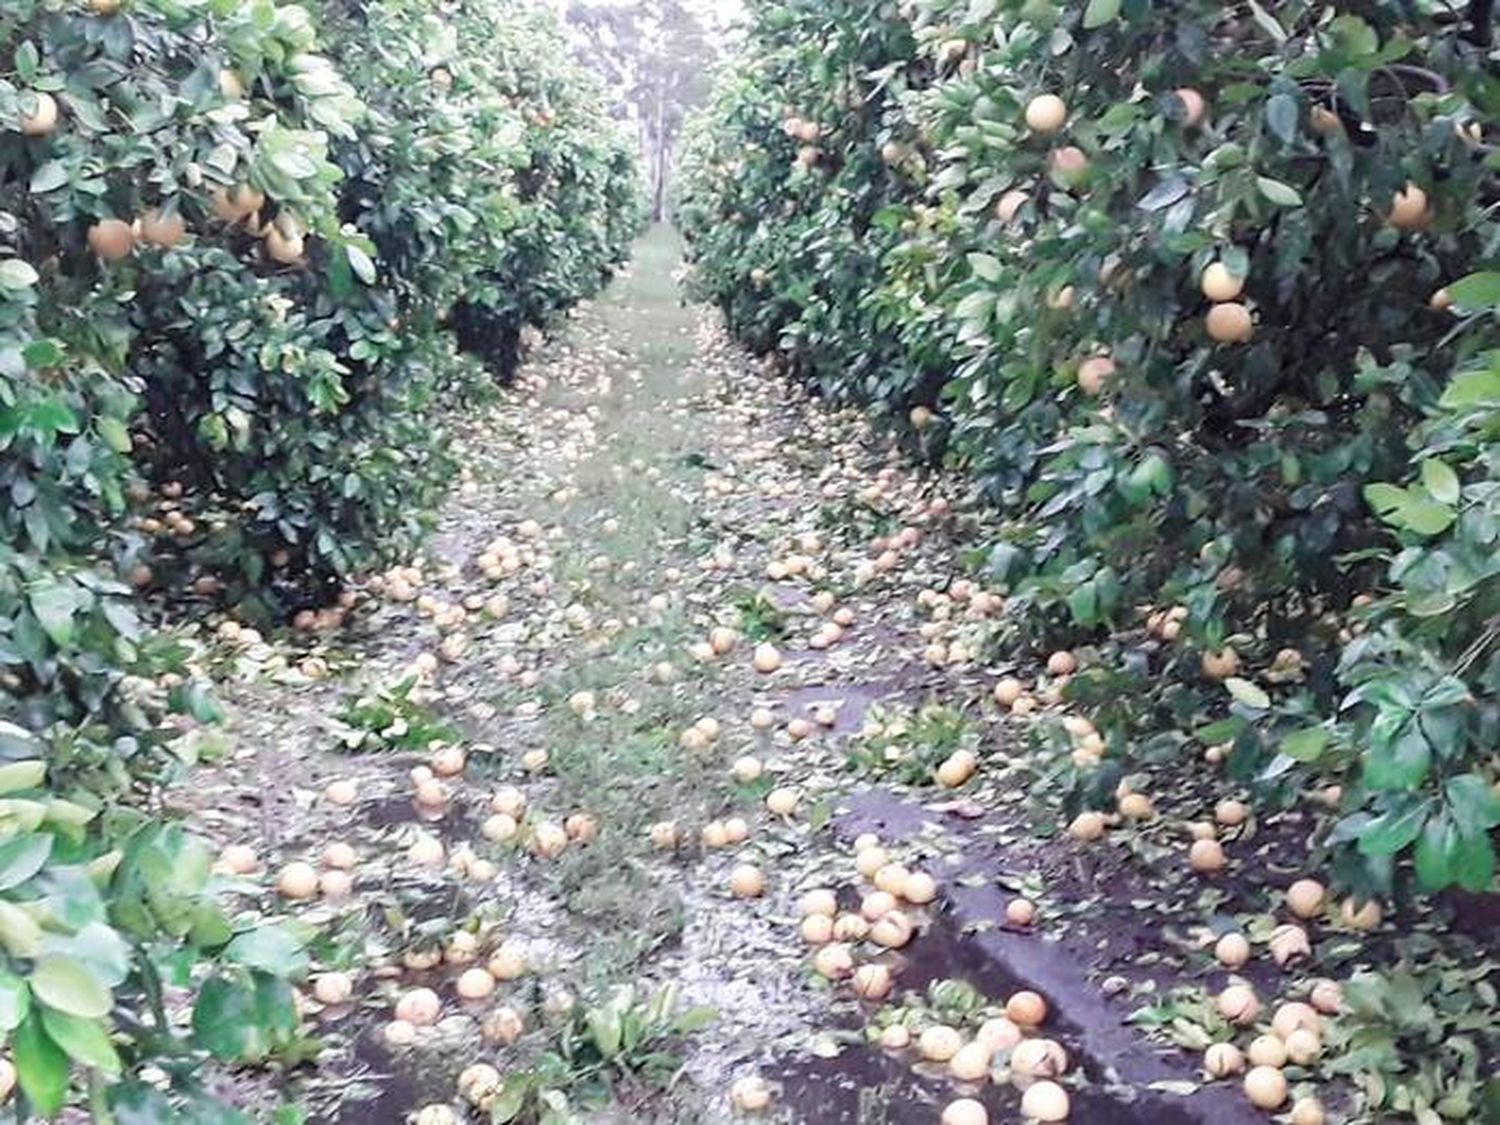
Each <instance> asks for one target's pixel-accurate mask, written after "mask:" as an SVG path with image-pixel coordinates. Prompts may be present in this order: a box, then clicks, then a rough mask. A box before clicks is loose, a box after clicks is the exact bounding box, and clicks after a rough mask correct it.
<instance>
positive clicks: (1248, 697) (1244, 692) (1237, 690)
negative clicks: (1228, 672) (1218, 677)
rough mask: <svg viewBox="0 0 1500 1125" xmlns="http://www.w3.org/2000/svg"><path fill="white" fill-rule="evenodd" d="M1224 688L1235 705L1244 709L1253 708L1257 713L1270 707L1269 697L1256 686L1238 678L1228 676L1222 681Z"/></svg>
mask: <svg viewBox="0 0 1500 1125" xmlns="http://www.w3.org/2000/svg"><path fill="white" fill-rule="evenodd" d="M1224 686H1225V688H1227V689H1228V690H1229V694H1230V695H1232V696H1233V697H1234V700H1235V702H1236V703H1239V704H1241V705H1243V706H1245V707H1253V708H1254V709H1255V710H1257V711H1264V710H1265V709H1266V708H1268V707H1270V706H1271V697H1270V696H1269V695H1267V694H1266V693H1265V691H1264V690H1263V689H1262V688H1261V687H1260V686H1259V685H1257V684H1254V683H1252V682H1251V681H1249V680H1246V679H1242V678H1241V677H1239V676H1230V677H1229V678H1228V679H1227V680H1225V681H1224Z"/></svg>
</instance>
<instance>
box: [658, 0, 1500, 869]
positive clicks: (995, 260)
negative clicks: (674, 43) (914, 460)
mask: <svg viewBox="0 0 1500 1125" xmlns="http://www.w3.org/2000/svg"><path fill="white" fill-rule="evenodd" d="M751 9H752V25H753V29H752V31H751V35H750V40H749V43H748V45H747V49H746V51H745V53H744V59H743V62H742V63H741V64H740V65H739V66H738V68H737V69H736V70H734V71H733V72H732V73H730V74H729V75H728V76H727V77H726V78H725V80H724V81H723V82H722V83H721V86H720V90H719V93H718V95H717V97H716V99H715V102H714V104H713V106H712V107H711V108H710V109H709V110H708V111H707V112H706V113H705V114H704V115H703V117H702V118H701V119H700V120H699V121H698V123H697V126H696V130H695V137H694V141H693V144H692V149H691V156H690V162H691V168H690V169H689V171H688V172H687V173H686V182H685V184H684V186H683V189H682V192H681V198H680V200H679V216H680V222H681V225H682V227H683V229H684V231H685V232H686V234H687V236H688V237H689V239H690V241H691V247H692V249H691V254H692V257H693V260H694V263H693V264H694V276H695V282H696V284H697V286H698V287H699V288H700V290H701V291H702V292H703V293H704V294H706V295H708V296H710V297H712V298H713V299H715V300H716V301H717V302H718V303H719V304H721V305H722V306H723V308H724V309H725V312H726V314H727V317H728V320H729V323H730V325H731V326H732V328H733V329H734V330H735V331H736V332H737V333H739V334H740V335H741V336H742V337H743V338H744V339H745V340H746V341H748V342H749V343H750V344H751V345H752V346H754V347H756V348H758V349H762V350H765V351H770V352H774V353H775V354H776V355H777V356H778V357H779V359H780V361H781V365H782V367H783V368H784V369H785V370H787V371H789V372H790V373H791V374H792V375H793V376H794V377H797V378H800V379H803V380H806V381H808V382H810V383H812V384H813V385H814V386H815V387H816V388H817V389H818V390H820V391H821V392H822V393H824V394H826V395H828V396H829V397H831V398H834V399H837V400H840V401H850V402H856V403H863V404H868V405H869V406H870V407H871V408H872V409H873V410H875V411H877V412H880V413H882V414H884V415H885V416H887V417H888V418H889V420H890V423H891V424H892V425H893V426H897V427H899V428H901V429H902V430H903V431H904V432H906V433H907V434H908V436H909V439H910V440H911V441H912V442H913V444H914V445H916V446H919V447H920V448H921V449H922V450H923V451H925V452H926V453H928V454H931V455H934V456H936V455H942V456H945V457H946V459H947V461H948V462H949V463H950V464H953V465H956V466H960V467H962V468H963V469H964V470H966V471H968V472H970V473H972V474H973V475H974V477H975V479H976V481H977V482H978V484H979V485H980V486H981V487H982V489H983V492H984V493H985V495H986V496H987V497H988V498H989V500H990V501H992V502H993V504H994V505H995V506H996V508H997V509H998V516H999V518H998V519H997V521H996V531H995V534H994V538H993V540H992V541H991V542H989V543H987V544H983V545H981V546H983V547H984V548H985V562H984V567H983V569H984V570H985V572H986V574H987V575H988V576H990V577H991V578H993V579H994V580H996V581H998V582H1001V583H1003V584H1004V585H1005V587H1006V588H1007V589H1008V590H1009V591H1010V593H1011V595H1012V597H1011V609H1012V613H1011V614H1010V616H1009V621H1010V622H1011V624H1012V626H1013V627H1014V628H1015V629H1016V630H1017V631H1018V632H1019V635H1020V636H1021V637H1022V638H1024V639H1027V640H1029V641H1030V642H1032V643H1033V644H1034V645H1035V646H1036V648H1037V649H1038V650H1039V651H1045V649H1044V647H1043V646H1044V645H1046V646H1054V645H1064V644H1066V645H1075V644H1080V643H1086V644H1093V645H1095V646H1097V648H1098V650H1099V658H1098V659H1097V660H1094V661H1092V662H1090V664H1089V666H1088V668H1087V670H1086V671H1085V672H1084V673H1083V674H1082V675H1080V676H1078V677H1075V679H1074V682H1073V683H1072V684H1071V685H1070V688H1069V691H1070V694H1071V695H1072V696H1073V697H1074V698H1075V699H1076V700H1077V701H1079V702H1080V703H1082V704H1084V705H1086V706H1088V707H1089V708H1091V709H1092V710H1094V711H1096V712H1097V713H1098V715H1099V716H1100V717H1102V718H1103V719H1104V720H1105V726H1106V727H1107V729H1108V731H1109V735H1110V737H1109V746H1108V749H1107V752H1106V754H1105V755H1104V756H1103V758H1102V760H1101V759H1099V758H1097V757H1095V756H1092V755H1088V754H1082V755H1074V756H1073V759H1072V760H1069V759H1068V758H1067V757H1066V756H1064V757H1063V759H1062V760H1061V761H1060V763H1059V769H1060V771H1061V773H1062V774H1063V778H1064V782H1065V785H1064V789H1065V791H1066V793H1067V799H1068V800H1069V801H1070V802H1072V803H1074V804H1075V805H1076V804H1079V803H1085V802H1087V803H1096V802H1097V803H1103V802H1105V801H1107V800H1108V799H1109V797H1110V794H1111V793H1112V792H1113V789H1114V787H1115V784H1116V782H1117V781H1118V780H1119V778H1120V777H1121V775H1122V773H1123V772H1126V771H1129V770H1130V769H1132V768H1135V767H1138V766H1140V765H1143V764H1145V765H1149V766H1152V767H1153V768H1161V769H1177V770H1182V771H1186V770H1190V769H1194V768H1199V767H1197V765H1196V763H1197V762H1198V761H1199V759H1200V757H1201V756H1202V755H1203V754H1204V753H1205V752H1207V753H1208V754H1209V755H1210V757H1211V758H1214V759H1217V758H1220V757H1225V756H1227V765H1226V768H1227V769H1228V770H1229V771H1230V773H1231V775H1232V776H1234V777H1236V778H1238V779H1240V780H1242V781H1243V782H1245V783H1247V784H1250V785H1253V786H1254V787H1255V789H1256V790H1257V791H1258V792H1259V793H1260V794H1261V796H1262V797H1263V798H1264V799H1265V800H1266V801H1268V802H1273V803H1285V802H1290V801H1291V800H1293V799H1295V798H1296V797H1298V796H1299V795H1300V794H1305V793H1306V792H1307V791H1308V789H1309V787H1312V786H1320V787H1322V790H1321V791H1322V792H1323V794H1324V795H1325V797H1326V799H1327V801H1328V803H1329V804H1330V805H1331V806H1332V807H1333V808H1334V809H1335V810H1336V815H1333V816H1330V818H1329V821H1328V823H1327V824H1326V825H1325V831H1324V833H1323V834H1322V836H1321V842H1322V844H1323V845H1325V846H1328V847H1330V848H1331V849H1332V850H1333V853H1334V858H1335V861H1336V863H1337V871H1338V873H1339V876H1340V879H1341V881H1342V882H1343V883H1344V884H1345V885H1346V886H1349V887H1352V888H1353V889H1355V890H1356V891H1358V892H1360V893H1379V894H1390V893H1406V892H1408V891H1410V890H1412V889H1419V890H1425V891H1432V890H1437V889H1439V888H1443V887H1447V886H1451V885H1455V884H1456V885H1459V886H1462V887H1466V888H1470V889H1476V890H1479V889H1488V888H1491V887H1493V885H1494V875H1495V850H1494V843H1493V836H1492V830H1493V829H1494V828H1495V826H1496V825H1497V824H1500V796H1497V791H1496V789H1495V783H1496V778H1497V773H1500V761H1497V758H1496V755H1495V746H1496V734H1497V731H1500V645H1497V644H1496V640H1497V636H1500V631H1497V627H1496V612H1497V610H1500V564H1497V562H1496V560H1497V558H1500V551H1497V546H1500V542H1497V538H1500V509H1497V506H1496V505H1497V497H1500V475H1497V469H1500V460H1497V450H1500V447H1497V445H1496V437H1497V432H1496V428H1495V419H1496V418H1497V417H1500V415H1497V413H1496V409H1495V408H1496V406H1497V405H1500V351H1497V350H1495V344H1496V336H1495V320H1496V318H1495V312H1496V307H1497V304H1500V273H1496V272H1494V269H1495V266H1496V264H1497V255H1500V221H1497V218H1496V204H1497V201H1500V190H1497V180H1496V170H1497V165H1500V159H1497V155H1496V150H1495V147H1494V144H1495V141H1496V137H1497V132H1496V125H1497V118H1500V86H1497V85H1496V81H1495V71H1494V60H1493V56H1492V48H1491V46H1490V43H1491V40H1492V29H1491V28H1490V26H1489V24H1488V19H1489V17H1488V5H1469V6H1467V7H1466V8H1461V7H1459V6H1453V7H1452V8H1449V7H1447V6H1444V5H1431V6H1413V5H1409V4H1403V3H1395V2H1385V0H1371V2H1368V3H1361V4H1352V5H1351V4H1341V5H1334V4H1327V3H1317V2H1298V3H1285V4H1275V5H1269V4H1268V5H1256V4H1232V5H1223V4H1215V3H1206V2H1204V3H1198V2H1190V3H1185V4H1178V5H1173V6H1172V8H1171V14H1170V18H1168V17H1167V16H1166V15H1165V14H1164V9H1163V7H1162V6H1161V5H1156V4H1149V3H1146V2H1144V0H1089V2H1088V3H1086V4H1085V3H1079V4H1061V3H1053V2H1050V0H906V2H903V3H900V4H897V3H894V2H875V3H856V2H847V3H846V2H840V0H832V2H823V0H759V2H756V3H753V4H752V5H751Z"/></svg>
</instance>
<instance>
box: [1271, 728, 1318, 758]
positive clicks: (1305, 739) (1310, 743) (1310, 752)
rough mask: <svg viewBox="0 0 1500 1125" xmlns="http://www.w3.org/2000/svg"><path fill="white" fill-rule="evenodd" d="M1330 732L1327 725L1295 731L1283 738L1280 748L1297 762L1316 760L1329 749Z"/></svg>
mask: <svg viewBox="0 0 1500 1125" xmlns="http://www.w3.org/2000/svg"><path fill="white" fill-rule="evenodd" d="M1328 741H1329V733H1328V728H1327V727H1307V728H1306V729H1304V730H1299V731H1293V732H1292V733H1291V734H1289V735H1287V736H1286V737H1285V738H1283V739H1282V740H1281V746H1280V747H1279V749H1280V750H1281V752H1282V753H1283V754H1285V755H1286V756H1287V757H1288V758H1291V759H1292V760H1293V761H1297V762H1316V761H1317V760H1318V759H1319V758H1321V757H1322V756H1323V751H1324V750H1325V749H1327V747H1328Z"/></svg>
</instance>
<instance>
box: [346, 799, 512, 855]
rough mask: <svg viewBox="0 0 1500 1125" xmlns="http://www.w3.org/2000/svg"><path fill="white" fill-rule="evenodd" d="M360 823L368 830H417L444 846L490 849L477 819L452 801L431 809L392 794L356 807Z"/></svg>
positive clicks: (464, 807) (481, 851)
mask: <svg viewBox="0 0 1500 1125" xmlns="http://www.w3.org/2000/svg"><path fill="white" fill-rule="evenodd" d="M359 819H360V821H361V823H363V824H364V825H365V826H367V827H369V828H374V829H382V828H405V827H408V826H410V827H417V828H421V829H422V830H423V831H424V832H427V833H429V834H430V835H433V836H436V837H437V838H438V839H439V840H442V841H443V843H444V844H454V843H468V844H472V845H473V846H474V847H475V849H476V850H477V851H479V853H480V854H481V855H482V854H485V853H486V852H487V851H488V849H489V847H490V845H489V843H488V842H487V841H486V840H485V839H484V837H483V835H482V834H481V833H480V830H479V818H478V816H477V814H476V813H475V812H474V810H473V809H471V808H468V807H466V806H464V805H461V804H459V803H457V802H454V801H449V802H448V803H447V804H446V805H444V806H442V807H441V808H437V809H433V808H428V807H426V806H423V805H419V804H417V802H416V801H415V800H413V799H412V797H411V796H410V795H409V794H407V793H392V794H390V795H389V796H385V797H381V798H378V799H377V800H373V801H365V802H363V803H362V804H361V805H360V806H359Z"/></svg>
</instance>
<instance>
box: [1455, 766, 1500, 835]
mask: <svg viewBox="0 0 1500 1125" xmlns="http://www.w3.org/2000/svg"><path fill="white" fill-rule="evenodd" d="M1443 796H1444V798H1446V800H1447V802H1448V808H1449V809H1450V810H1451V815H1452V817H1453V823H1454V824H1455V825H1456V826H1457V827H1458V830H1459V831H1460V832H1462V833H1464V834H1465V835H1469V836H1477V835H1479V834H1481V833H1484V832H1488V831H1489V830H1490V829H1491V828H1495V827H1497V826H1500V796H1497V795H1496V793H1495V791H1494V790H1493V789H1491V788H1490V786H1489V783H1488V782H1486V781H1485V779H1484V778H1482V777H1480V776H1479V775H1478V774H1475V773H1465V774H1460V775H1459V776H1457V777H1450V778H1449V779H1448V783H1447V784H1446V785H1444V786H1443Z"/></svg>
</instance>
